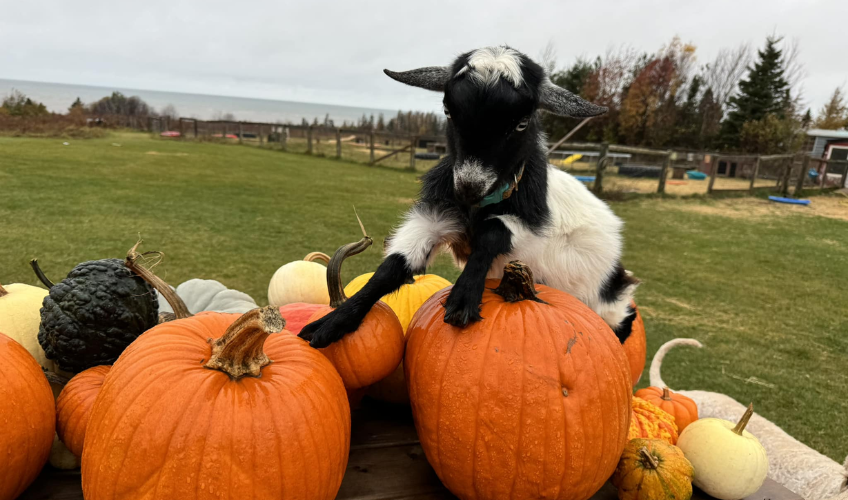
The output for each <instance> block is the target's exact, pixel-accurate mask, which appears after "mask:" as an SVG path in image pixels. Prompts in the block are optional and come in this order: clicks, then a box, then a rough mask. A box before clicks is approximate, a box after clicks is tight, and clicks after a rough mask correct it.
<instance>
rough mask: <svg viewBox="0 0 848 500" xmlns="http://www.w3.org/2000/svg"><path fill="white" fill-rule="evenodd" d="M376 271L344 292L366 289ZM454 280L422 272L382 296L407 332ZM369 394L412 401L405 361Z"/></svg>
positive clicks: (358, 279)
mask: <svg viewBox="0 0 848 500" xmlns="http://www.w3.org/2000/svg"><path fill="white" fill-rule="evenodd" d="M371 276H374V273H367V274H363V275H361V276H357V277H356V278H354V279H353V281H351V282H350V283H348V284H347V286H346V287H345V289H344V291H345V294H346V295H353V294H355V293H356V292H358V291H359V290H362V287H364V286H365V285H366V284H367V283H368V280H370V279H371ZM450 285H451V282H450V281H448V280H446V279H444V278H442V277H441V276H437V275H435V274H422V275H418V276H413V277H412V283H408V284H406V285H403V286H402V287H400V289H398V290H397V291H396V292H394V293H390V294H388V295H385V296H383V298H382V299H380V300H381V301H382V302H385V303H386V305H387V306H389V307H390V308H391V309H392V311H394V313H395V314H396V315H397V317H398V320H399V321H400V326H401V327H402V328H403V334H404V335H406V331H407V327H408V326H409V322H410V321H412V317H413V316H414V315H415V313H416V312H418V309H419V308H421V306H422V305H424V303H425V302H427V299H429V298H430V297H432V296H433V294H434V293H436V292H438V291H439V290H441V289H443V288H445V287H449V286H450ZM368 395H369V396H371V397H372V398H374V399H377V400H380V401H387V402H389V403H397V404H409V394H408V393H407V391H406V379H404V378H403V363H401V364H400V366H398V367H397V369H395V371H393V372H392V374H391V375H389V376H388V377H386V378H384V379H383V380H381V381H379V382H377V383H376V384H374V385H372V386H371V387H369V388H368Z"/></svg>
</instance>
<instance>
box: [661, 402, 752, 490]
mask: <svg viewBox="0 0 848 500" xmlns="http://www.w3.org/2000/svg"><path fill="white" fill-rule="evenodd" d="M753 414H754V405H749V406H748V410H747V411H746V412H745V414H744V415H743V416H742V419H741V420H739V423H737V424H734V423H733V422H728V421H727V420H722V419H720V418H702V419H700V420H696V421H695V422H692V423H691V424H689V425H688V426H687V427H686V429H685V430H684V431H683V433H682V434H680V438H679V439H678V440H677V446H678V447H679V448H680V449H681V450H683V455H684V456H685V457H686V458H687V459H688V460H689V461H690V462H692V467H694V468H695V479H694V481H693V484H695V486H697V487H698V488H700V489H702V490H703V491H704V492H705V493H707V494H708V495H711V496H713V497H715V498H718V499H719V500H739V499H741V498H745V497H747V496H748V495H751V494H753V493H755V492H756V491H757V490H759V489H760V488H761V487H762V485H763V482H764V481H765V479H766V475H767V474H768V466H769V464H768V457H767V456H766V450H765V448H763V445H762V444H760V441H759V440H757V438H756V437H755V436H754V435H753V434H751V433H750V432H748V431H746V430H745V426H746V425H747V424H748V421H749V420H750V419H751V415H753Z"/></svg>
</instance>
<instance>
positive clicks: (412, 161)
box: [409, 136, 418, 170]
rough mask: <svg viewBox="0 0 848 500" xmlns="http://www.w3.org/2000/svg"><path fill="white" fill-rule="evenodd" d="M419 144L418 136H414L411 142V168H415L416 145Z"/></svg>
mask: <svg viewBox="0 0 848 500" xmlns="http://www.w3.org/2000/svg"><path fill="white" fill-rule="evenodd" d="M417 145H418V137H417V136H413V137H412V142H411V143H410V144H409V169H410V170H415V146H417Z"/></svg>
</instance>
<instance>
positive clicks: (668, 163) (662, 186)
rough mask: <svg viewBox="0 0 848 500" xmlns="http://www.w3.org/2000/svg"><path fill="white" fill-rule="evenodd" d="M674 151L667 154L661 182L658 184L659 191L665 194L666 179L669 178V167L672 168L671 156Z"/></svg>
mask: <svg viewBox="0 0 848 500" xmlns="http://www.w3.org/2000/svg"><path fill="white" fill-rule="evenodd" d="M673 154H674V153H673V152H671V151H669V152H668V154H667V155H665V160H664V161H663V164H662V170H660V182H659V184H657V193H660V194H663V193H665V180H666V178H668V169H669V168H671V156H672V155H673Z"/></svg>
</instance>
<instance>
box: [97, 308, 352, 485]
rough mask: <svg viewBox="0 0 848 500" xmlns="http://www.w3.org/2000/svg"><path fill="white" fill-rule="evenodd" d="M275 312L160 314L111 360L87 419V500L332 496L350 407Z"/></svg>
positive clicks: (314, 354)
mask: <svg viewBox="0 0 848 500" xmlns="http://www.w3.org/2000/svg"><path fill="white" fill-rule="evenodd" d="M284 323H285V322H284V321H283V319H282V317H281V316H280V312H279V309H278V308H276V307H272V306H268V307H264V308H261V309H253V310H251V311H249V312H247V313H245V314H244V315H242V316H239V315H238V314H224V313H213V312H206V313H200V314H198V315H196V316H193V317H190V318H185V319H179V320H175V321H170V322H167V323H162V324H160V325H158V326H156V327H154V328H152V329H151V330H148V331H147V332H146V333H145V334H144V335H142V336H140V337H139V338H138V339H136V341H135V342H133V343H132V345H130V346H129V347H128V348H127V349H126V350H125V351H124V353H123V354H121V357H120V358H118V360H117V361H116V362H115V364H114V365H113V366H112V369H111V371H110V373H109V376H108V377H107V378H106V382H105V383H104V384H103V387H102V388H101V391H100V395H99V396H98V397H97V400H96V402H95V403H94V408H93V409H92V412H91V419H90V420H89V423H88V430H87V433H86V440H85V448H84V450H83V457H82V487H83V494H84V496H85V498H86V500H107V499H108V500H122V499H127V500H130V499H137V498H139V497H140V496H142V493H144V496H146V495H150V498H151V499H153V498H156V499H170V498H179V499H181V500H195V499H200V498H209V497H213V496H214V497H215V498H219V499H221V500H236V499H238V500H241V499H243V498H257V499H277V498H310V499H319V500H331V499H333V498H335V496H336V493H337V492H338V489H339V486H340V485H341V481H342V476H343V475H344V472H345V468H346V466H347V457H348V449H349V446H350V409H349V408H348V403H347V396H346V394H345V390H344V385H343V384H342V381H341V378H340V377H339V375H338V373H336V371H335V369H334V368H333V366H332V365H331V364H330V363H329V361H327V359H326V358H325V357H324V356H322V355H321V354H320V353H319V352H318V351H316V350H315V349H312V348H311V347H309V346H308V345H307V344H306V342H304V341H303V340H301V339H299V338H297V337H296V336H294V335H291V334H290V333H288V332H283V333H277V332H280V331H282V330H283V325H284Z"/></svg>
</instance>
